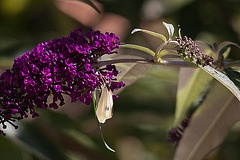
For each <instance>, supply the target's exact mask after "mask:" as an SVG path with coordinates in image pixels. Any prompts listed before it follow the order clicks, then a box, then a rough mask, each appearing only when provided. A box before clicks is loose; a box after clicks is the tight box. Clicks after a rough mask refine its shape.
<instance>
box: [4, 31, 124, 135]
mask: <svg viewBox="0 0 240 160" xmlns="http://www.w3.org/2000/svg"><path fill="white" fill-rule="evenodd" d="M119 45H120V41H119V38H118V37H117V36H116V35H115V34H113V33H105V34H102V33H100V32H99V31H93V30H90V31H89V32H88V33H87V34H84V33H83V32H82V29H80V28H79V29H76V30H74V31H73V32H71V33H70V34H69V36H68V37H63V38H60V39H54V40H51V41H50V42H44V43H40V44H38V46H37V47H35V48H34V49H32V51H30V52H26V53H25V54H24V55H23V56H20V57H18V58H16V59H15V60H14V64H13V67H12V69H7V70H6V71H5V72H4V73H2V74H1V76H0V89H1V92H0V123H1V125H2V128H3V129H6V127H7V125H6V124H7V123H9V124H11V125H12V126H14V127H15V128H17V126H16V125H15V124H14V122H15V121H16V120H21V119H23V118H27V117H28V116H29V115H31V116H32V117H33V118H35V117H38V116H39V114H38V113H37V111H36V109H37V108H41V109H47V108H48V107H49V108H54V109H57V108H58V107H59V106H63V105H64V104H65V102H64V97H63V95H68V96H70V97H71V101H72V102H76V101H77V100H79V101H81V102H83V103H85V104H87V105H88V104H90V103H91V102H92V93H93V92H94V90H95V88H97V87H99V86H101V85H102V83H103V82H102V79H108V81H110V83H111V87H110V89H111V90H112V91H113V90H117V89H119V88H121V87H123V86H124V83H123V82H116V81H115V79H116V76H117V74H118V71H117V70H116V67H115V66H114V65H108V66H106V67H105V68H102V69H98V68H96V67H94V66H97V65H95V64H97V63H98V58H100V57H101V56H102V55H105V54H107V55H109V54H113V53H117V51H116V50H115V49H116V48H118V47H119ZM50 95H52V96H50ZM49 97H52V99H49ZM0 134H2V135H5V133H4V132H3V131H2V130H0Z"/></svg>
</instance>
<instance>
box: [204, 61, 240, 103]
mask: <svg viewBox="0 0 240 160" xmlns="http://www.w3.org/2000/svg"><path fill="white" fill-rule="evenodd" d="M199 67H200V68H201V69H203V70H204V71H205V72H207V73H208V74H210V75H211V76H212V77H214V78H215V79H216V80H218V81H219V82H220V83H222V84H223V85H224V86H225V87H227V88H228V89H229V90H230V91H231V92H232V93H233V94H234V95H235V96H236V97H237V99H238V100H239V101H240V90H239V89H238V87H237V86H236V85H235V84H234V83H233V82H232V81H231V80H230V79H229V78H228V76H226V75H225V74H223V73H222V72H219V71H217V70H216V69H214V68H212V67H210V66H204V67H203V66H200V65H199Z"/></svg>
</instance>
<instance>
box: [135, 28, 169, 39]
mask: <svg viewBox="0 0 240 160" xmlns="http://www.w3.org/2000/svg"><path fill="white" fill-rule="evenodd" d="M136 32H144V33H147V34H149V35H152V36H154V37H157V38H159V39H162V40H163V41H164V42H167V39H166V37H165V36H164V35H162V34H160V33H156V32H152V31H148V30H145V29H138V28H137V29H134V30H133V31H132V32H131V34H134V33H136Z"/></svg>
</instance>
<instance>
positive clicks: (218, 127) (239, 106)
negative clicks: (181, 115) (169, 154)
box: [174, 83, 240, 160]
mask: <svg viewBox="0 0 240 160" xmlns="http://www.w3.org/2000/svg"><path fill="white" fill-rule="evenodd" d="M239 120H240V103H239V101H238V99H237V98H235V97H234V96H233V95H232V94H231V92H229V90H227V89H226V88H225V87H223V86H222V85H221V84H220V83H215V85H214V87H213V88H212V89H211V90H210V92H209V94H208V96H207V98H206V99H205V101H204V102H203V104H202V105H201V106H199V109H198V110H197V111H196V112H195V113H194V114H193V116H192V118H191V120H190V123H189V125H188V127H187V128H186V130H185V131H184V132H183V136H182V139H181V140H180V142H179V144H178V147H177V150H176V153H175V156H174V160H202V159H205V158H206V155H209V152H210V151H212V150H213V149H215V148H216V147H217V146H219V144H220V143H221V142H222V141H223V139H224V137H225V136H226V135H227V133H228V131H229V129H230V128H231V126H232V125H233V124H234V123H235V122H237V121H239Z"/></svg>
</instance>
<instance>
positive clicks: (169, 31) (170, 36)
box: [163, 22, 174, 39]
mask: <svg viewBox="0 0 240 160" xmlns="http://www.w3.org/2000/svg"><path fill="white" fill-rule="evenodd" d="M163 25H164V26H165V27H166V28H167V31H168V35H169V39H171V38H172V36H173V34H174V27H173V25H172V24H168V23H165V22H163Z"/></svg>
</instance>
